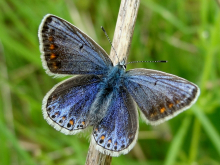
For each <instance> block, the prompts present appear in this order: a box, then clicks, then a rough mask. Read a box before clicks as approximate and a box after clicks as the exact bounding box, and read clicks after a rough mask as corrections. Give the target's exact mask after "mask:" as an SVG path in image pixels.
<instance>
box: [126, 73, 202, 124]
mask: <svg viewBox="0 0 220 165" xmlns="http://www.w3.org/2000/svg"><path fill="white" fill-rule="evenodd" d="M124 85H125V87H126V88H127V90H128V91H129V93H130V94H131V95H132V97H133V99H134V100H135V101H136V103H137V104H138V106H139V108H140V110H141V115H142V117H143V118H144V120H145V121H146V122H147V123H149V124H152V125H157V124H160V123H162V122H164V121H165V120H169V119H171V118H172V117H174V116H176V115H177V114H179V113H180V112H182V111H184V110H186V109H188V108H190V107H191V105H193V104H194V103H195V101H196V100H197V98H198V96H199V93H200V90H199V88H198V87H197V86H196V85H195V84H193V83H191V82H189V81H187V80H185V79H183V78H180V77H177V76H175V75H171V74H168V73H164V72H160V71H156V70H150V69H133V70H130V71H128V72H126V73H125V77H124Z"/></svg>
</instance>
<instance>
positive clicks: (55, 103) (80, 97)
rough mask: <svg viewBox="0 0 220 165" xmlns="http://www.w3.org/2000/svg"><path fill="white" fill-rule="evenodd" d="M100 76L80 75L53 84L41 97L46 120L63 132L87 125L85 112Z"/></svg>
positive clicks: (92, 98)
mask: <svg viewBox="0 0 220 165" xmlns="http://www.w3.org/2000/svg"><path fill="white" fill-rule="evenodd" d="M99 83H100V78H99V77H98V76H95V75H82V76H76V77H74V78H70V79H67V80H65V81H63V82H61V83H59V84H57V85H55V86H54V87H53V88H52V89H51V90H50V91H49V92H48V93H47V95H46V96H45V97H44V99H43V106H42V110H43V115H44V118H45V119H46V120H47V122H48V123H49V124H50V125H51V126H53V127H54V128H55V129H56V130H58V131H61V132H62V133H64V134H75V133H77V132H79V131H81V130H82V129H85V128H86V127H87V125H86V123H87V117H86V116H87V114H88V113H89V109H90V106H91V104H92V103H93V101H94V99H95V97H96V94H97V92H98V90H99Z"/></svg>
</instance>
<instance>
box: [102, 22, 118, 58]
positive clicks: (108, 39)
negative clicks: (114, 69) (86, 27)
mask: <svg viewBox="0 0 220 165" xmlns="http://www.w3.org/2000/svg"><path fill="white" fill-rule="evenodd" d="M101 29H102V31H103V32H104V33H105V36H106V37H107V39H108V42H109V43H110V44H111V47H112V48H113V50H114V51H115V55H116V57H117V58H118V54H117V52H116V50H115V48H114V47H113V45H112V42H111V40H110V38H109V37H108V34H107V33H106V31H105V29H104V28H103V27H102V26H101ZM118 61H119V58H118Z"/></svg>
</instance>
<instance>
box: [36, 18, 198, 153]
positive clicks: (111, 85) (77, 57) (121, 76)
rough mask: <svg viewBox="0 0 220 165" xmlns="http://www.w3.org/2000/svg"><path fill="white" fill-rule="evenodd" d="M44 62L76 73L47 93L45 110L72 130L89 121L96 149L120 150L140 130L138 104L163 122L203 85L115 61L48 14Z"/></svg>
mask: <svg viewBox="0 0 220 165" xmlns="http://www.w3.org/2000/svg"><path fill="white" fill-rule="evenodd" d="M38 36H39V41H40V50H41V53H42V55H41V59H42V63H43V67H44V69H45V70H46V72H47V73H48V74H49V75H53V76H55V77H58V76H65V75H73V74H76V75H78V76H75V77H73V78H69V79H67V80H64V81H63V82H60V83H58V84H57V85H55V86H54V87H53V88H52V89H51V90H50V91H49V92H48V93H47V94H46V96H45V97H44V99H43V105H42V112H43V116H44V118H45V119H46V121H47V122H48V123H49V124H50V125H51V126H53V127H54V128H55V129H56V130H58V131H60V132H62V133H64V134H67V135H72V134H76V133H78V132H80V131H82V130H83V129H86V128H87V127H89V126H92V127H93V133H92V137H91V141H92V143H94V145H95V146H96V149H97V150H99V151H100V152H102V153H104V154H109V155H111V156H119V155H120V154H126V153H128V152H129V151H130V150H131V149H132V148H133V147H134V145H135V143H136V140H137V136H138V127H139V126H138V111H137V106H136V104H137V105H138V107H139V109H140V114H141V116H142V118H143V119H144V121H146V123H149V124H151V125H157V124H160V123H162V122H164V121H166V120H169V119H171V118H173V117H174V116H176V115H178V114H179V113H181V112H183V111H184V110H186V109H188V108H190V107H191V106H192V105H193V104H194V103H195V102H196V100H197V98H198V96H199V94H200V90H199V88H198V87H197V86H196V85H195V84H193V83H191V82H189V81H187V80H185V79H183V78H180V77H178V76H175V75H171V74H168V73H165V72H161V71H156V70H151V69H143V68H138V69H132V70H128V71H126V70H125V68H126V67H125V62H124V61H120V62H119V63H118V64H117V65H115V66H113V63H112V61H111V60H110V58H109V57H108V54H107V53H106V52H105V51H104V50H103V49H102V48H101V47H100V46H99V45H98V44H97V43H96V42H95V41H93V40H92V39H91V38H90V37H89V36H87V35H86V34H85V33H83V32H82V31H81V30H79V29H78V28H77V27H75V26H73V25H72V24H70V23H69V22H67V21H65V20H63V19H61V18H59V17H57V16H54V15H51V14H48V15H46V16H45V17H44V18H43V20H42V22H41V24H40V27H39V32H38Z"/></svg>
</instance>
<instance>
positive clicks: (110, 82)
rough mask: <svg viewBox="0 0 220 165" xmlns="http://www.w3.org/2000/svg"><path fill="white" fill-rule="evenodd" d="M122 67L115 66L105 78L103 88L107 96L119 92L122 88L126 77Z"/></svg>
mask: <svg viewBox="0 0 220 165" xmlns="http://www.w3.org/2000/svg"><path fill="white" fill-rule="evenodd" d="M124 72H125V71H124V69H123V68H122V65H116V66H114V67H113V68H112V69H111V70H110V71H109V73H108V74H107V75H106V76H104V77H103V86H104V88H103V89H105V91H104V92H106V93H105V94H109V93H111V92H113V91H114V90H118V89H119V88H120V86H122V78H121V77H122V76H123V75H124Z"/></svg>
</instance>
